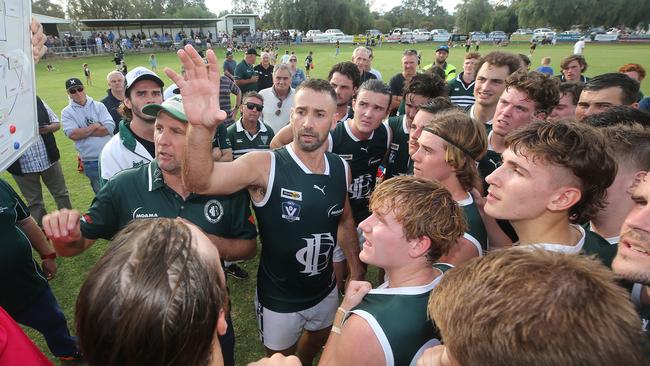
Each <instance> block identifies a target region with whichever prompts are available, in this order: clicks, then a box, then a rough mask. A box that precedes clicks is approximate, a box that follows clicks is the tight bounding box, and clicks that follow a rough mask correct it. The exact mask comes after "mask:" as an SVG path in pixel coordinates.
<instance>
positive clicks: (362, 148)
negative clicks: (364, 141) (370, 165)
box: [359, 146, 368, 153]
mask: <svg viewBox="0 0 650 366" xmlns="http://www.w3.org/2000/svg"><path fill="white" fill-rule="evenodd" d="M359 150H361V151H365V152H366V153H368V146H363V147H360V148H359Z"/></svg>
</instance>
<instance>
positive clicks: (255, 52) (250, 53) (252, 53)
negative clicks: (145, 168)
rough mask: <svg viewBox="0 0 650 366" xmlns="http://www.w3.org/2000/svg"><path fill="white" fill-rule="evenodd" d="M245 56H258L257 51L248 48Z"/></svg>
mask: <svg viewBox="0 0 650 366" xmlns="http://www.w3.org/2000/svg"><path fill="white" fill-rule="evenodd" d="M246 54H247V55H257V56H259V55H260V54H259V53H257V50H256V49H254V48H249V49H248V50H247V51H246Z"/></svg>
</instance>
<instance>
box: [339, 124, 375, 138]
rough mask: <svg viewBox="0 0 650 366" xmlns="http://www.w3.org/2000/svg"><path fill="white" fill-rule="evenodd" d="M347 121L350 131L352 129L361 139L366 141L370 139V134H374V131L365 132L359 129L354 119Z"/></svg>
mask: <svg viewBox="0 0 650 366" xmlns="http://www.w3.org/2000/svg"><path fill="white" fill-rule="evenodd" d="M345 123H347V124H348V126H349V127H350V131H352V134H353V135H354V136H355V137H356V138H358V139H359V140H362V141H365V140H368V139H370V136H372V132H370V133H365V132H361V131H359V130H357V127H356V124H355V123H354V120H348V121H346V122H345Z"/></svg>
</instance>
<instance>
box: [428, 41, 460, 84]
mask: <svg viewBox="0 0 650 366" xmlns="http://www.w3.org/2000/svg"><path fill="white" fill-rule="evenodd" d="M434 56H435V57H434V59H433V61H434V62H433V63H432V64H429V65H426V66H425V67H423V68H422V69H423V70H425V71H426V70H429V69H431V68H432V67H434V66H438V67H440V68H441V69H442V70H443V71H444V72H445V79H446V80H447V81H451V80H454V78H455V77H456V66H454V65H452V64H449V63H447V58H448V57H449V46H447V45H444V44H443V45H440V46H438V48H436V52H435V54H434Z"/></svg>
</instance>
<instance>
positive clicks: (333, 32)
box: [325, 28, 345, 37]
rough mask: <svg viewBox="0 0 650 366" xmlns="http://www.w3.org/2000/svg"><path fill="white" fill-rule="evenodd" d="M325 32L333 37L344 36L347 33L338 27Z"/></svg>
mask: <svg viewBox="0 0 650 366" xmlns="http://www.w3.org/2000/svg"><path fill="white" fill-rule="evenodd" d="M325 34H327V35H329V36H332V37H334V36H344V35H345V33H343V32H342V31H341V30H340V29H336V28H332V29H328V30H326V31H325Z"/></svg>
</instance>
